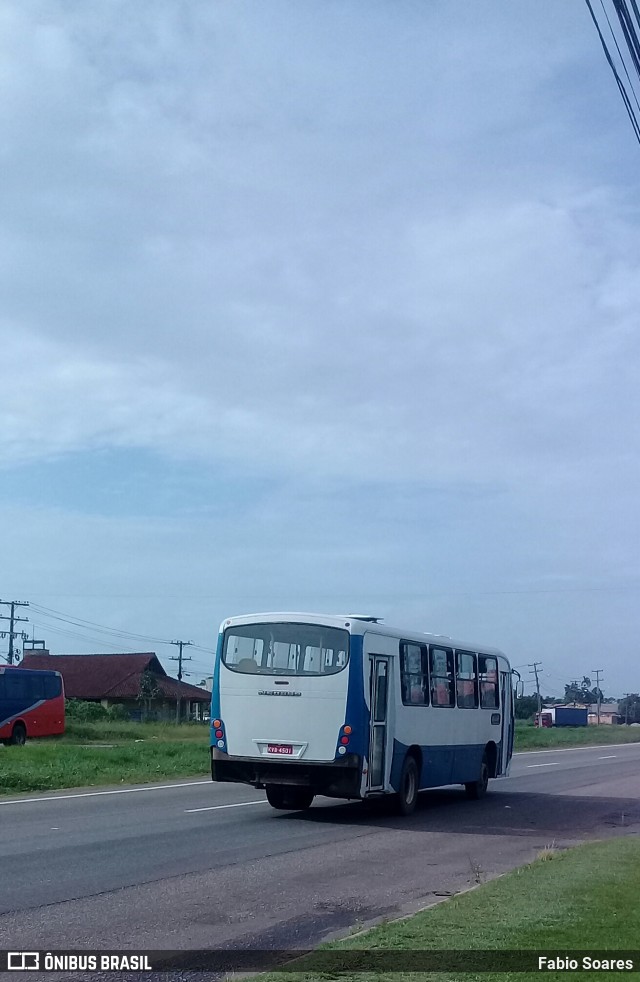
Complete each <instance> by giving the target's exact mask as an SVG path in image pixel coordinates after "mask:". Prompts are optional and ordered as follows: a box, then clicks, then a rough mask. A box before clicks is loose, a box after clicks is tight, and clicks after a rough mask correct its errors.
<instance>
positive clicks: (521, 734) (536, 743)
mask: <svg viewBox="0 0 640 982" xmlns="http://www.w3.org/2000/svg"><path fill="white" fill-rule="evenodd" d="M638 742H640V726H623V725H622V726H608V725H606V724H602V725H601V726H551V727H549V728H548V729H545V728H544V727H538V726H534V725H533V723H532V722H529V721H526V722H525V721H523V720H516V740H515V749H516V751H518V750H544V749H545V748H547V747H548V748H549V749H550V750H551V749H553V747H590V746H597V745H598V744H609V743H638Z"/></svg>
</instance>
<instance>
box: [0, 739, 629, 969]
mask: <svg viewBox="0 0 640 982" xmlns="http://www.w3.org/2000/svg"><path fill="white" fill-rule="evenodd" d="M490 788H491V793H490V794H489V795H488V796H487V798H485V799H484V800H483V801H479V802H474V801H468V800H467V799H466V798H465V796H464V793H463V791H462V789H460V788H451V789H444V790H438V791H431V792H425V793H423V794H422V795H421V800H420V804H419V807H418V809H417V811H416V813H415V814H414V815H413V816H411V817H410V818H408V819H406V818H401V817H399V816H397V815H395V814H393V812H392V811H391V810H390V809H389V808H388V807H387V808H385V807H380V806H377V807H373V806H369V805H366V804H363V803H361V802H354V803H341V802H334V801H331V800H329V799H326V798H319V799H316V802H315V803H314V805H313V807H312V808H311V809H310V810H309V811H308V812H306V813H300V812H296V813H294V812H276V811H274V810H273V809H271V808H270V807H269V805H268V804H266V802H265V800H264V795H263V793H262V792H254V791H253V790H252V789H250V788H245V787H242V786H234V785H214V784H212V783H211V782H210V781H208V780H206V779H203V780H202V781H197V780H196V781H193V780H192V781H184V782H175V783H170V784H164V785H162V786H151V787H148V786H143V787H137V788H128V789H123V788H118V789H113V790H110V789H109V790H102V791H88V792H87V791H81V792H59V793H55V792H54V793H49V794H42V795H24V796H20V797H17V798H15V799H11V800H7V799H2V798H0V942H1V943H0V947H20V948H36V949H43V948H48V949H56V948H57V949H63V948H83V949H90V948H103V949H118V948H129V949H136V948H137V949H150V950H153V949H163V950H167V949H201V948H212V947H226V946H241V947H253V948H260V949H268V948H291V947H295V948H298V947H305V946H312V945H315V944H317V943H318V942H320V941H322V940H326V939H327V938H329V937H331V936H335V935H336V934H339V933H343V932H344V931H345V930H347V929H349V928H352V927H353V926H354V925H357V924H367V923H370V922H372V921H375V920H376V919H378V918H383V917H394V916H397V915H400V914H402V913H409V912H411V911H414V910H416V909H418V908H420V907H423V906H425V905H427V904H429V903H431V902H433V901H435V900H437V899H438V898H440V897H443V896H448V895H450V894H452V893H455V892H458V891H460V890H462V889H465V888H467V887H469V886H471V885H474V884H476V883H479V882H482V881H484V880H485V879H488V878H491V877H493V876H496V875H497V874H499V873H501V872H504V871H506V870H508V869H510V868H513V867H514V866H516V865H520V864H522V863H525V862H529V861H530V860H532V859H533V858H535V856H536V855H537V854H538V853H539V852H540V850H542V849H544V848H545V847H547V846H549V845H552V844H555V845H556V846H557V847H563V846H566V845H570V844H573V843H576V842H580V841H584V840H587V839H591V838H603V837H605V836H610V835H619V834H628V833H637V832H639V831H640V744H626V745H624V746H616V747H612V746H609V747H602V748H588V749H576V750H573V749H572V750H558V751H555V750H554V751H538V752H534V753H527V754H519V755H517V756H516V757H515V758H514V762H513V765H512V773H511V777H510V778H508V779H503V780H498V781H494V782H491V785H490ZM30 977H31V978H33V976H30ZM92 977H93V978H98V977H99V976H98V975H93V976H92ZM105 977H107V976H105ZM175 977H176V978H177V977H178V976H175ZM110 978H112V979H113V978H114V976H110ZM164 979H165V980H167V979H168V976H166V975H165V976H164Z"/></svg>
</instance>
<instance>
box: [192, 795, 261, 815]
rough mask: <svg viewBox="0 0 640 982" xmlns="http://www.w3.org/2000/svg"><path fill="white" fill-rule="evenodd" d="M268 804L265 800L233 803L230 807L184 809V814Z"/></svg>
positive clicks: (209, 806)
mask: <svg viewBox="0 0 640 982" xmlns="http://www.w3.org/2000/svg"><path fill="white" fill-rule="evenodd" d="M266 804H268V802H267V800H266V798H265V800H264V801H234V802H233V803H232V804H230V805H207V806H206V807H205V808H185V814H187V815H193V813H194V812H215V811H217V810H218V808H244V807H245V805H266Z"/></svg>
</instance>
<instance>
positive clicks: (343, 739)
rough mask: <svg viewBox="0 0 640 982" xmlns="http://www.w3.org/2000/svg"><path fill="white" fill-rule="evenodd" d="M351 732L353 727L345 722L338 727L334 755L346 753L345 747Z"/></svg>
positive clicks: (341, 755)
mask: <svg viewBox="0 0 640 982" xmlns="http://www.w3.org/2000/svg"><path fill="white" fill-rule="evenodd" d="M352 734H353V727H352V726H349V724H348V723H345V725H344V726H341V727H340V732H339V733H338V745H337V747H336V757H338V758H339V757H344V755H345V754H346V753H347V748H348V746H349V740H350V738H351V736H352Z"/></svg>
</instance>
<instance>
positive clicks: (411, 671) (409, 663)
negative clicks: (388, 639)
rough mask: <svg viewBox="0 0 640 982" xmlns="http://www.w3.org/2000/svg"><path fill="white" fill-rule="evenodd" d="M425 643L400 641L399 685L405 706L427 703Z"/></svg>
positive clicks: (427, 672) (427, 671)
mask: <svg viewBox="0 0 640 982" xmlns="http://www.w3.org/2000/svg"><path fill="white" fill-rule="evenodd" d="M427 662H428V657H427V648H426V646H425V645H419V644H410V643H409V642H408V641H402V642H401V643H400V686H401V689H402V702H403V703H404V705H405V706H428V705H429V670H428V664H427Z"/></svg>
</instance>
